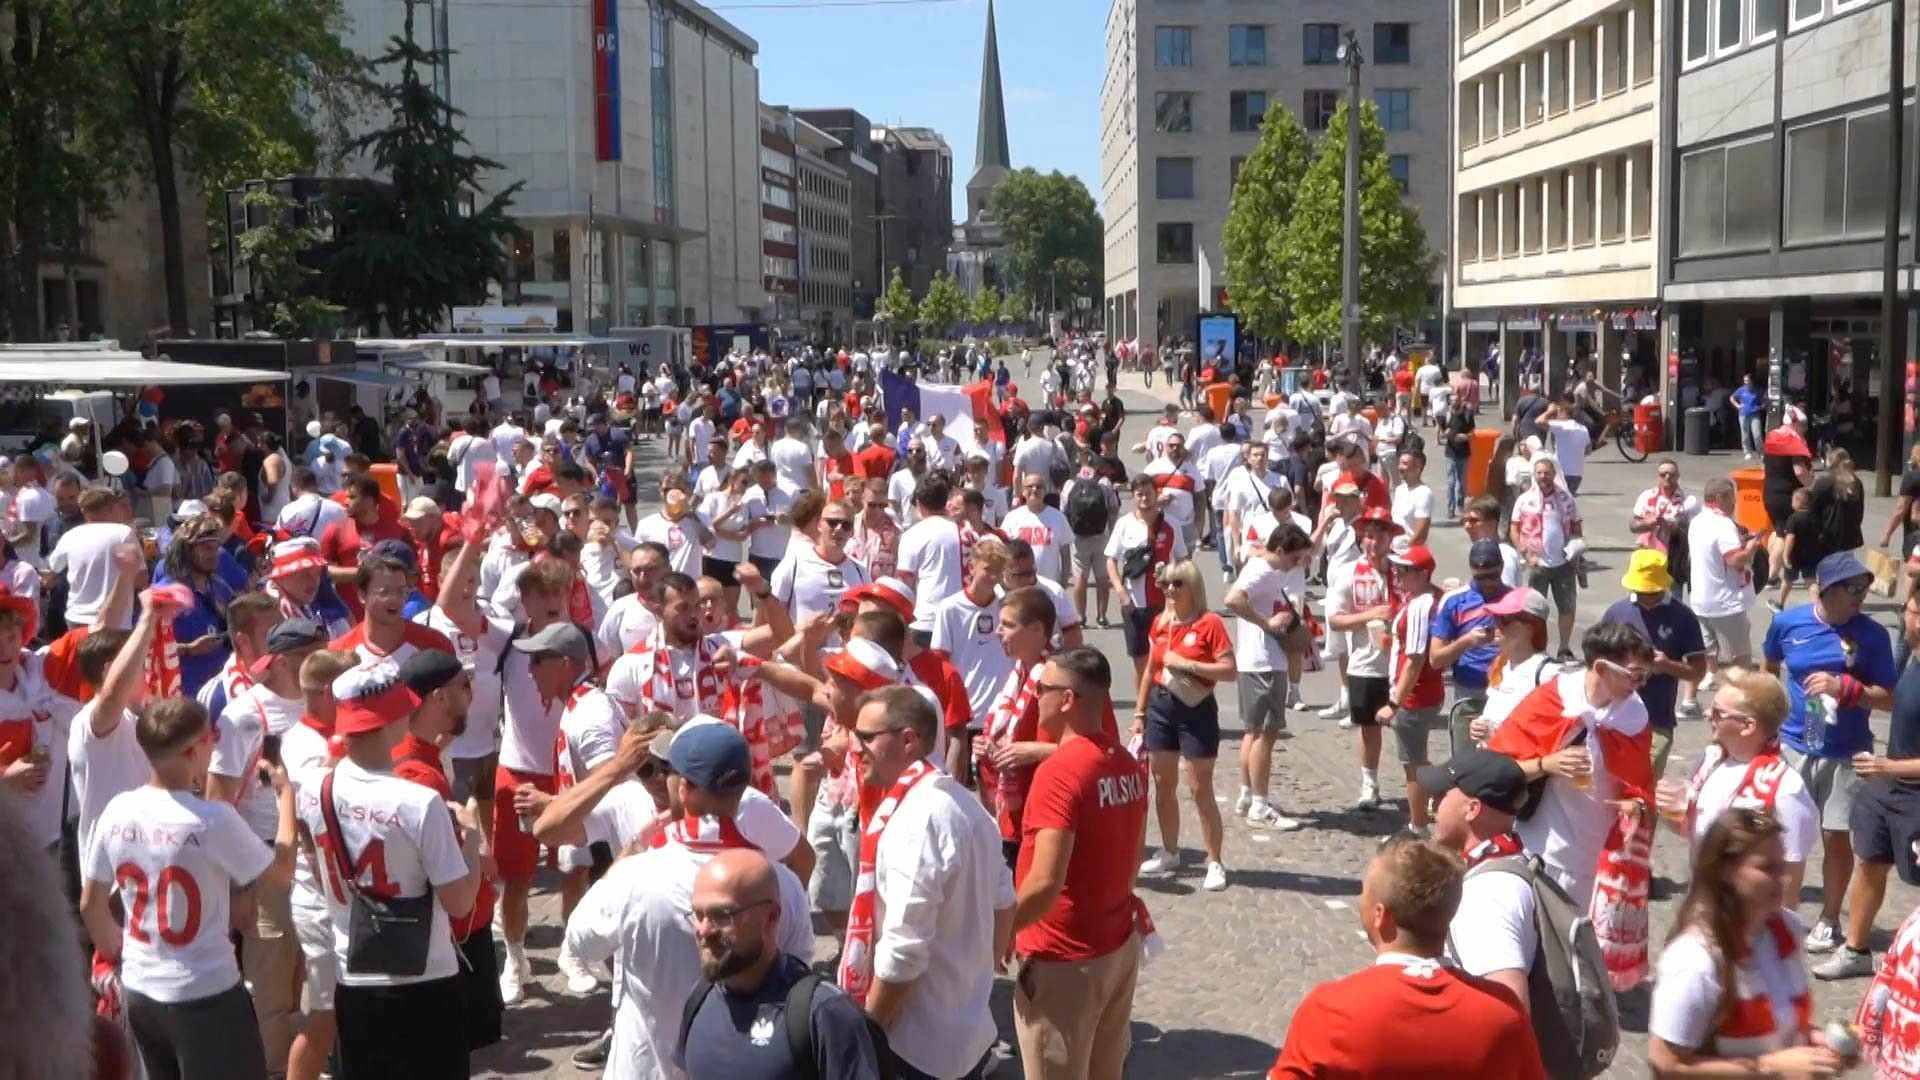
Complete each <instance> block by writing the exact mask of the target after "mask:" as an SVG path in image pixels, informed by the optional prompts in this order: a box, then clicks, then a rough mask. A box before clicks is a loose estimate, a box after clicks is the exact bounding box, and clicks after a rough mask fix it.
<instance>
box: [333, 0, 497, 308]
mask: <svg viewBox="0 0 1920 1080" xmlns="http://www.w3.org/2000/svg"><path fill="white" fill-rule="evenodd" d="M405 2H406V21H405V24H404V28H403V30H402V32H401V35H400V36H398V37H395V38H392V39H391V40H390V43H389V48H388V50H387V52H386V53H385V54H384V55H383V56H381V57H380V58H379V59H378V60H376V61H375V64H376V65H377V66H378V67H381V68H393V69H397V72H398V81H397V82H394V83H392V84H383V83H371V82H370V83H369V84H368V86H367V90H368V92H369V93H371V94H374V95H375V96H377V97H378V98H379V99H380V100H381V101H383V102H384V103H385V104H386V106H387V109H388V112H389V120H388V123H387V126H386V127H383V128H380V129H379V130H377V131H372V132H369V133H368V134H367V135H365V136H363V137H361V138H360V139H357V140H355V142H354V143H353V144H352V147H351V148H352V149H353V150H355V151H360V152H365V153H367V154H369V155H371V157H372V158H373V162H374V164H375V166H377V167H378V169H379V172H380V174H381V175H382V176H384V177H385V181H384V182H382V183H376V184H366V185H360V186H356V187H354V188H351V189H348V190H347V191H346V192H345V193H344V194H343V195H342V196H341V197H340V198H339V199H338V200H336V203H335V208H334V221H335V224H336V226H337V229H338V233H339V240H338V241H337V242H336V243H335V244H334V246H333V247H332V248H331V250H330V251H329V252H328V253H327V262H326V270H325V275H324V288H323V291H324V293H325V294H326V295H327V296H328V297H329V298H331V299H333V300H336V301H338V302H339V303H341V304H343V305H344V306H345V307H346V308H347V310H348V312H349V313H351V314H352V316H353V317H354V318H355V319H357V320H359V321H361V322H363V323H365V324H367V325H373V326H377V325H379V324H380V323H381V322H382V321H383V320H384V322H385V323H386V325H387V326H388V327H389V328H390V329H391V330H392V331H393V332H394V333H396V334H400V335H410V334H418V333H424V332H426V331H428V330H432V329H433V328H435V327H436V326H438V325H439V324H440V322H441V321H442V320H443V319H444V318H445V317H446V314H447V311H448V309H449V308H451V307H453V306H454V305H455V304H470V303H475V302H478V301H479V300H481V299H483V298H484V297H485V296H486V294H487V285H488V284H489V283H490V282H495V281H500V280H502V279H503V278H505V276H506V273H507V255H506V245H507V243H508V242H509V241H510V240H511V238H512V236H513V219H512V218H510V217H508V216H507V208H508V207H509V206H511V205H512V203H513V196H514V195H515V194H517V193H518V192H519V190H520V188H521V186H522V185H521V184H520V183H514V184H512V185H510V186H508V187H507V188H505V189H504V190H502V191H500V192H498V193H497V194H495V195H494V196H493V197H491V198H489V199H486V200H485V201H484V202H482V201H479V200H480V191H481V176H482V175H483V174H484V173H486V172H489V171H491V170H494V169H498V168H500V164H499V163H498V162H495V161H491V160H489V159H487V158H483V157H478V156H476V155H473V154H469V153H466V152H465V151H464V150H463V149H462V148H463V147H464V146H465V145H466V142H467V140H466V136H464V135H462V134H461V133H460V129H459V128H458V127H456V126H455V121H456V120H457V119H458V118H459V117H460V116H461V115H462V114H461V113H460V112H459V111H458V110H456V109H454V108H453V107H452V106H450V105H448V104H447V102H446V101H445V100H443V99H442V98H441V97H440V95H438V94H436V93H435V92H434V90H433V86H432V84H431V83H430V82H427V81H424V80H423V79H422V72H423V71H428V72H430V71H431V70H432V68H433V66H434V65H435V64H437V63H439V62H440V61H441V60H442V59H443V58H444V57H445V56H446V55H448V54H447V53H446V52H445V50H436V49H426V48H422V47H421V46H420V45H419V43H418V42H416V41H415V40H414V35H413V25H414V9H415V7H416V6H417V4H418V0H405ZM470 202H472V203H475V204H476V205H473V206H472V209H471V211H469V210H468V204H469V203H470Z"/></svg>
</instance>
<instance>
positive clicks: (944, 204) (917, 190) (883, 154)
mask: <svg viewBox="0 0 1920 1080" xmlns="http://www.w3.org/2000/svg"><path fill="white" fill-rule="evenodd" d="M873 146H874V154H875V162H876V164H877V165H878V166H879V168H880V207H879V212H878V213H876V214H875V215H874V227H875V228H874V231H875V233H876V236H877V239H878V245H877V246H878V249H879V267H878V272H879V280H880V291H881V292H883V293H884V292H886V290H887V284H888V283H889V282H891V281H892V280H893V272H894V271H895V270H896V269H897V270H899V271H900V272H901V277H902V278H903V279H904V280H905V281H906V284H907V288H908V289H910V290H912V292H913V295H915V296H924V295H925V294H926V291H927V286H929V285H931V284H932V283H933V275H935V274H937V273H939V272H940V271H942V270H945V269H946V266H947V247H948V245H949V244H951V243H952V241H953V148H952V147H950V146H948V145H947V140H946V139H945V138H944V137H942V136H941V134H940V133H939V132H937V131H935V130H933V129H932V128H922V127H877V128H874V129H873Z"/></svg>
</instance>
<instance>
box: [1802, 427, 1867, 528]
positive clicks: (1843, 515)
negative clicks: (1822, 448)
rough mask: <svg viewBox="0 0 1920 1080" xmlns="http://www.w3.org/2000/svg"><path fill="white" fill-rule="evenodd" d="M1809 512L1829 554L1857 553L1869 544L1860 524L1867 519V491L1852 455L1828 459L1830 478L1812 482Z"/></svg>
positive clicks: (1834, 454)
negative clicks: (1825, 543) (1819, 530)
mask: <svg viewBox="0 0 1920 1080" xmlns="http://www.w3.org/2000/svg"><path fill="white" fill-rule="evenodd" d="M1811 494H1812V498H1811V500H1810V501H1809V505H1808V507H1807V509H1808V510H1809V511H1810V512H1811V513H1812V514H1813V519H1814V520H1815V521H1817V522H1819V524H1820V528H1821V534H1822V535H1823V536H1824V537H1826V540H1827V550H1828V551H1854V550H1857V549H1858V548H1860V547H1861V546H1862V545H1864V544H1865V543H1866V542H1867V540H1866V537H1865V535H1863V533H1862V532H1861V522H1862V520H1863V519H1864V518H1865V517H1866V515H1867V491H1866V488H1865V487H1864V486H1863V485H1862V484H1861V483H1860V477H1859V476H1858V475H1856V474H1855V473H1854V471H1853V455H1851V454H1849V453H1847V452H1846V451H1845V450H1838V449H1836V450H1834V451H1833V452H1832V453H1830V454H1828V455H1827V474H1826V475H1825V476H1822V477H1821V478H1820V479H1818V480H1815V481H1814V482H1813V491H1812V493H1811Z"/></svg>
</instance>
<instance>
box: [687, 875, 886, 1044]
mask: <svg viewBox="0 0 1920 1080" xmlns="http://www.w3.org/2000/svg"><path fill="white" fill-rule="evenodd" d="M779 899H780V892H779V878H778V876H777V874H776V872H775V870H774V868H773V864H772V863H770V862H768V861H767V857H766V856H765V855H762V854H760V853H759V852H757V851H751V850H744V849H742V850H735V851H723V852H721V853H720V854H718V855H715V856H714V857H713V858H712V859H711V860H709V861H708V862H707V864H706V865H705V866H703V867H701V868H700V871H699V873H697V874H695V875H694V878H693V907H692V909H691V912H690V914H691V922H692V925H693V936H694V940H695V941H696V942H698V944H699V946H700V977H701V980H702V981H701V982H700V984H699V985H698V986H696V987H695V988H694V991H693V994H692V995H691V996H690V997H688V998H687V1005H686V1008H685V1010H684V1011H683V1015H682V1017H681V1023H680V1041H679V1044H678V1046H677V1047H676V1049H675V1050H674V1062H675V1064H677V1065H679V1066H680V1067H681V1068H682V1069H684V1070H686V1072H687V1075H689V1076H696V1077H701V1076H764V1077H803V1076H835V1077H847V1078H850V1080H863V1078H867V1077H876V1078H877V1077H879V1076H880V1075H881V1073H880V1066H879V1059H878V1053H877V1051H876V1049H875V1047H874V1045H873V1037H872V1035H871V1034H870V1033H869V1032H868V1029H867V1019H866V1014H865V1013H863V1012H862V1011H861V1009H860V1007H859V1006H858V1005H856V1004H854V1002H853V999H852V998H850V997H848V996H847V995H846V994H845V993H844V992H842V991H841V990H840V988H839V987H837V986H834V985H833V984H832V983H830V982H827V981H826V980H823V979H821V978H820V977H819V976H818V975H815V974H813V972H812V971H811V969H810V968H809V967H808V965H807V962H806V960H805V959H804V958H802V957H799V956H795V955H794V954H792V953H789V952H783V951H781V950H780V949H779V948H777V947H776V946H775V943H774V938H775V935H776V934H777V933H778V932H779V929H780V919H781V916H782V914H783V913H782V912H781V910H780V903H779ZM800 1008H805V1009H807V1021H806V1026H805V1028H804V1034H803V1033H802V1030H801V1029H800V1028H799V1027H798V1025H799V1023H800V1021H799V1020H798V1019H793V1020H789V1019H788V1018H787V1013H788V1011H789V1010H790V1009H791V1010H798V1009H800ZM773 1032H780V1033H782V1034H783V1035H784V1037H781V1038H774V1037H770V1034H771V1033H773ZM803 1049H804V1050H808V1051H810V1053H809V1054H808V1055H807V1059H808V1061H807V1063H806V1064H802V1061H801V1059H799V1057H798V1055H799V1054H800V1052H801V1051H802V1050H803Z"/></svg>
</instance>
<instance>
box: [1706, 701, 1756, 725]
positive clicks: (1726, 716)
mask: <svg viewBox="0 0 1920 1080" xmlns="http://www.w3.org/2000/svg"><path fill="white" fill-rule="evenodd" d="M1753 719H1755V717H1754V716H1753V714H1752V713H1743V712H1734V711H1733V710H1732V709H1723V708H1721V707H1720V706H1718V705H1710V706H1708V707H1707V722H1708V723H1710V724H1717V723H1719V722H1720V721H1722V720H1738V721H1740V722H1742V723H1745V722H1747V721H1750V720H1753Z"/></svg>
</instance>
